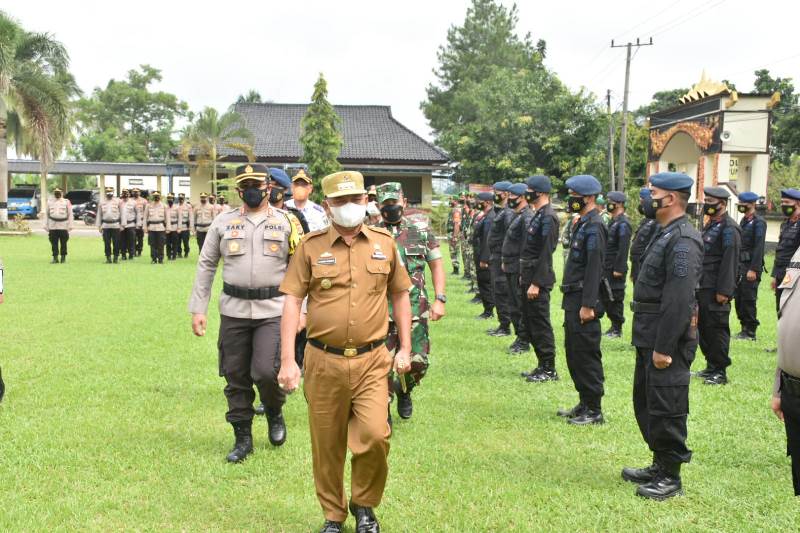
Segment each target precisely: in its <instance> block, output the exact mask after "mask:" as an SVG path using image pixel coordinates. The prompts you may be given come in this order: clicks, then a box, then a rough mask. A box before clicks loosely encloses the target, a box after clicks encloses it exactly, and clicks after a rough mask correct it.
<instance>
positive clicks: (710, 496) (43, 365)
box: [0, 237, 800, 532]
mask: <svg viewBox="0 0 800 533" xmlns="http://www.w3.org/2000/svg"><path fill="white" fill-rule="evenodd" d="M69 245H70V255H69V258H68V261H69V262H68V263H67V264H65V265H50V264H48V261H49V247H48V243H47V241H46V239H45V238H44V237H30V238H12V237H5V238H4V237H0V257H2V258H3V260H4V262H5V268H6V277H5V285H6V302H5V303H4V304H3V305H2V306H0V365H1V366H2V369H3V376H4V377H5V379H6V382H7V385H8V392H7V395H6V399H5V400H4V401H3V403H2V404H0V530H2V531H29V530H71V529H82V530H97V531H107V530H120V529H134V530H149V531H152V530H185V531H198V530H203V531H234V530H237V531H238V530H247V531H310V530H314V529H317V528H319V526H320V525H321V523H322V516H321V512H320V508H319V506H318V504H317V500H316V497H315V495H314V487H313V481H312V476H311V452H310V443H309V437H308V426H307V418H306V407H305V402H304V401H303V397H302V395H301V394H295V395H293V396H291V397H290V399H289V401H288V404H287V406H286V408H285V414H286V419H287V423H288V431H289V439H288V442H287V443H286V445H285V446H283V447H282V448H278V449H273V448H271V447H270V446H269V443H268V441H267V437H266V424H265V422H264V420H263V418H259V419H258V420H257V421H256V422H257V423H256V424H255V427H254V435H255V439H256V450H255V453H254V455H253V456H251V458H250V459H249V460H248V461H247V462H246V463H244V464H242V465H234V466H231V465H228V464H226V463H225V460H224V456H225V454H226V453H227V451H228V450H229V448H230V447H231V445H232V442H233V436H232V431H231V429H230V426H229V425H228V424H227V423H226V422H225V418H224V413H225V410H226V404H225V399H224V397H223V394H222V388H223V385H224V381H223V380H222V378H220V377H218V376H217V368H218V367H217V354H216V330H217V325H218V321H219V316H218V314H216V312H215V309H216V302H212V306H211V310H212V312H211V313H210V324H209V329H208V331H209V335H208V336H206V337H205V338H203V339H197V338H195V337H193V336H192V335H191V331H190V317H189V314H188V313H187V311H186V305H187V300H188V297H189V292H190V289H191V285H192V281H193V278H194V260H195V259H196V250H193V252H192V255H191V256H190V257H191V259H183V260H178V261H176V262H170V263H169V264H165V265H162V266H156V265H150V264H149V258H146V257H144V256H143V257H142V258H140V259H138V260H137V261H135V262H133V263H124V264H120V265H106V264H104V263H103V261H104V258H103V255H102V244H101V241H100V239H98V238H77V237H76V238H73V239H72V240H70V243H69ZM192 246H193V247H194V246H195V244H194V242H193V243H192ZM557 257H558V260H559V262H560V259H561V252H560V248H559V251H558V252H557ZM447 270H448V271H449V270H450V269H449V265H448V267H447ZM217 282H218V285H221V282H219V276H218V278H217ZM448 282H449V287H448V296H449V297H450V300H449V302H448V305H447V308H448V313H449V314H448V316H447V317H446V318H445V319H444V322H442V323H440V324H437V325H434V326H433V328H432V336H433V339H432V343H433V350H432V351H433V354H432V366H431V369H430V372H429V373H428V376H427V378H426V380H425V381H424V382H423V385H422V386H420V387H419V388H418V389H417V390H416V391H415V393H414V399H415V414H414V418H413V419H412V420H410V421H399V419H398V417H395V419H396V420H397V422H396V424H395V434H394V437H393V439H392V452H391V455H390V465H391V472H390V475H389V484H388V487H387V490H386V495H385V499H384V505H382V506H381V507H380V508H379V509H378V511H377V514H378V517H379V518H380V520H381V522H382V525H383V528H384V530H385V531H389V532H392V531H398V532H400V531H402V532H407V531H408V532H413V531H677V530H680V531H712V530H714V531H766V530H771V531H796V530H797V529H798V524H800V518H798V517H800V514H799V513H798V511H800V508H798V503H797V500H796V499H795V498H794V497H793V495H792V489H791V474H790V467H789V460H788V458H787V457H786V456H785V440H784V435H783V428H782V427H781V425H780V424H779V423H778V421H777V419H776V418H775V417H774V415H773V414H772V412H771V411H770V409H769V397H770V392H771V385H772V378H773V374H774V368H775V354H774V353H766V352H765V348H767V347H771V346H774V344H775V341H774V339H775V327H776V321H775V317H774V300H773V296H772V294H771V293H770V291H769V286H768V285H769V283H768V282H767V283H762V285H761V295H760V297H761V299H760V302H759V316H760V317H761V319H762V322H763V325H762V327H761V329H760V330H759V332H758V334H759V341H758V342H756V343H743V342H742V341H738V342H737V341H733V349H732V359H733V361H734V364H733V367H732V368H731V369H730V371H729V378H730V380H731V383H730V385H728V386H726V387H716V388H710V387H706V386H703V385H702V384H700V383H699V382H698V381H697V380H693V383H692V388H691V412H692V413H691V416H690V418H689V446H690V448H692V449H693V450H694V452H695V456H694V460H693V462H692V463H691V464H690V465H688V466H687V467H685V468H684V486H685V490H686V495H685V496H684V497H682V498H676V499H673V500H671V501H668V502H665V503H655V502H649V501H643V500H642V499H640V498H637V497H636V496H634V489H635V486H633V485H630V484H627V483H624V482H623V481H622V480H621V479H620V475H619V472H620V468H621V467H622V466H626V465H645V464H648V461H649V460H650V455H649V453H648V449H647V447H646V445H645V444H644V443H643V442H642V440H641V437H640V436H639V432H638V429H637V426H636V422H635V420H634V418H633V409H632V406H631V400H630V397H631V377H632V373H633V364H634V352H633V349H632V347H631V346H630V322H627V323H626V325H625V339H624V340H613V341H609V340H604V341H603V355H604V363H605V370H606V397H605V401H604V410H605V414H606V420H607V423H606V425H605V426H602V427H589V428H576V427H570V426H567V425H566V423H565V422H564V421H563V420H562V419H560V418H558V417H556V416H555V411H556V409H557V408H558V407H562V406H572V405H573V404H574V403H575V402H576V401H577V395H576V393H575V391H574V388H573V386H572V382H571V380H570V379H569V374H568V372H567V368H566V364H565V362H564V352H563V328H562V327H561V323H562V313H561V310H560V309H559V307H560V294H559V293H558V292H557V291H556V292H555V293H554V298H553V300H554V301H553V317H552V318H553V323H554V324H555V325H556V342H557V346H558V355H557V365H558V370H559V372H560V374H561V376H562V380H561V381H559V382H557V383H549V384H541V385H534V384H528V383H525V382H524V381H523V380H522V379H521V378H520V377H519V372H520V371H521V370H524V369H528V368H531V367H532V366H533V355H532V354H530V355H526V356H514V357H512V356H509V355H507V354H506V353H505V348H506V346H507V345H508V344H510V342H511V340H510V339H495V338H491V337H488V336H486V335H485V334H484V330H485V329H487V328H488V327H490V326H493V325H496V323H488V322H478V321H476V320H475V318H474V317H475V316H476V315H477V314H478V313H479V312H480V309H479V306H475V305H470V304H469V303H468V299H469V298H470V297H471V296H469V295H466V294H465V288H466V286H465V284H464V282H463V281H461V280H460V279H459V280H456V279H455V278H453V277H450V278H449V280H448ZM218 290H219V287H217V289H216V292H218ZM627 296H628V299H630V290H629V292H628V295H627ZM732 323H734V324H733V325H732V328H731V329H732V331H733V333H734V334H735V333H736V332H738V331H739V328H738V323H735V318H734V319H733V320H732ZM605 327H607V322H606V323H605V324H604V329H605ZM702 365H703V359H702V355H701V354H699V353H698V361H697V362H696V363H695V367H702ZM348 528H349V529H348V531H352V530H353V521H352V519H351V520H350V521H349V522H348Z"/></svg>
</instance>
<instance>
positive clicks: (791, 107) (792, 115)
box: [753, 69, 800, 165]
mask: <svg viewBox="0 0 800 533" xmlns="http://www.w3.org/2000/svg"><path fill="white" fill-rule="evenodd" d="M754 74H755V77H756V80H755V82H754V84H753V85H754V86H755V90H756V92H759V93H765V94H772V93H774V92H779V93H780V94H781V101H780V102H779V103H778V105H776V106H775V107H774V108H773V110H772V112H773V131H772V155H773V158H774V159H775V160H777V161H778V162H780V163H782V164H783V165H790V163H791V160H792V155H794V154H800V107H798V98H800V95H798V94H795V92H794V83H793V82H792V78H780V77H778V78H773V77H772V76H771V75H770V73H769V70H767V69H761V70H757V71H755V73H754Z"/></svg>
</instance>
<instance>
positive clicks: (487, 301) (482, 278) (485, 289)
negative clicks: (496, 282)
mask: <svg viewBox="0 0 800 533" xmlns="http://www.w3.org/2000/svg"><path fill="white" fill-rule="evenodd" d="M475 275H476V277H477V278H478V296H480V298H481V303H482V304H483V312H484V313H488V314H492V312H493V311H494V293H493V291H492V273H491V271H490V270H489V269H488V268H481V266H480V261H477V260H476V261H475Z"/></svg>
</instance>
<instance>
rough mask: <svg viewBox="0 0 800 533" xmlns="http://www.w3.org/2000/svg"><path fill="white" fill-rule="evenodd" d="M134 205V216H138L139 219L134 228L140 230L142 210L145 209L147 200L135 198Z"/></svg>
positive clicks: (142, 221) (142, 219)
mask: <svg viewBox="0 0 800 533" xmlns="http://www.w3.org/2000/svg"><path fill="white" fill-rule="evenodd" d="M133 201H134V203H135V204H136V214H137V215H138V216H139V219H138V220H137V222H136V227H137V228H141V227H142V226H143V225H144V208H145V207H147V200H145V199H144V198H142V197H141V196H140V197H139V198H135V199H134V200H133Z"/></svg>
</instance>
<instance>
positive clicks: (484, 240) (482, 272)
mask: <svg viewBox="0 0 800 533" xmlns="http://www.w3.org/2000/svg"><path fill="white" fill-rule="evenodd" d="M478 201H479V202H480V208H481V212H480V213H478V216H477V218H476V219H475V226H474V229H473V230H472V249H473V252H474V254H475V276H476V278H477V280H478V296H480V299H481V304H483V313H481V314H480V315H478V317H477V318H478V319H480V320H488V319H490V318H492V317H493V316H494V293H493V292H492V274H491V272H490V271H489V244H488V240H489V232H490V230H491V228H492V221H493V220H494V194H493V193H491V192H488V191H484V192H480V193H478Z"/></svg>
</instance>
